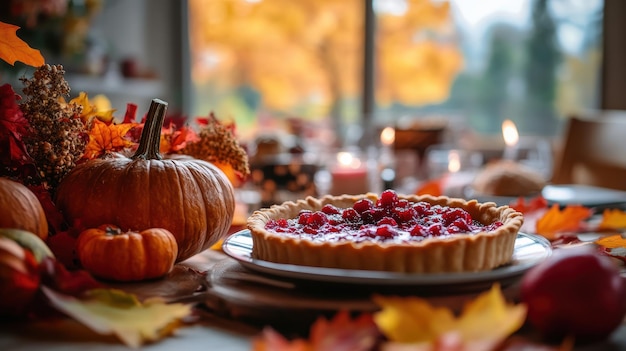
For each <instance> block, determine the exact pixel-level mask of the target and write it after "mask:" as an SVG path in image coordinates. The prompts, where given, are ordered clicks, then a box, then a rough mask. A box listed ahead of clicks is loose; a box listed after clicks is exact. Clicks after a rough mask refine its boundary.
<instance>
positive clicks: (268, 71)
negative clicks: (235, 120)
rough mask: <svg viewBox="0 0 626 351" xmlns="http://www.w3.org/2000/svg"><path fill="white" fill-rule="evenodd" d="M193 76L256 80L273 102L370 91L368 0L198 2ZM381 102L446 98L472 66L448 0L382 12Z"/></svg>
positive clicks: (327, 101) (222, 82) (324, 99)
mask: <svg viewBox="0 0 626 351" xmlns="http://www.w3.org/2000/svg"><path fill="white" fill-rule="evenodd" d="M189 6H190V14H191V16H190V40H191V45H192V47H193V48H194V56H193V57H192V67H193V68H192V69H193V72H192V77H193V79H194V80H195V83H196V84H199V85H202V84H207V83H208V82H210V83H211V84H214V85H215V86H217V87H221V88H224V89H232V88H236V87H239V86H243V85H250V86H252V87H254V89H256V90H257V91H259V92H260V93H261V95H262V99H263V105H264V106H265V107H267V108H273V109H279V110H280V109H283V110H286V109H290V108H294V107H295V106H297V105H298V104H302V103H307V102H310V103H315V104H321V105H325V106H327V107H328V108H329V109H330V108H331V107H332V106H333V105H334V104H336V103H337V102H338V101H340V100H341V99H346V98H355V97H358V96H359V94H360V91H361V83H362V82H361V76H362V61H363V29H364V9H363V1H361V0H342V1H336V0H299V1H293V0H264V1H258V2H252V1H241V0H191V1H190V2H189ZM376 31H377V38H376V59H375V62H376V94H377V101H378V102H379V103H391V102H400V103H404V104H411V105H415V104H428V103H437V102H441V101H443V100H445V99H446V98H447V97H448V94H449V91H450V86H451V84H452V81H453V79H454V77H455V76H456V74H457V73H458V72H459V71H460V69H461V66H462V56H461V53H460V51H459V49H458V47H457V45H456V43H455V41H454V40H453V39H454V38H453V35H454V33H453V28H452V24H451V18H450V6H449V4H448V3H447V2H433V1H430V0H408V1H407V8H406V12H405V13H403V14H402V15H395V14H385V13H378V16H377V23H376Z"/></svg>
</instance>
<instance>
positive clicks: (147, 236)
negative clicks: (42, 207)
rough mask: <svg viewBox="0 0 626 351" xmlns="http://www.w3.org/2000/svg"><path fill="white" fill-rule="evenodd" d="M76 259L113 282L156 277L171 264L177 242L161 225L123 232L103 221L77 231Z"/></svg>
mask: <svg viewBox="0 0 626 351" xmlns="http://www.w3.org/2000/svg"><path fill="white" fill-rule="evenodd" d="M76 252H77V254H78V258H79V260H80V262H81V264H82V266H83V268H84V269H86V270H87V271H88V272H90V273H91V274H93V275H94V276H96V277H99V278H103V279H108V280H115V281H139V280H147V279H154V278H159V277H162V276H164V275H166V274H167V273H169V272H170V271H171V270H172V268H173V267H174V262H175V261H176V256H177V255H178V244H177V243H176V238H175V237H174V235H173V234H172V233H170V232H169V231H168V230H166V229H163V228H151V229H146V230H143V231H141V232H133V231H128V232H122V230H121V229H120V228H119V227H116V226H113V225H108V224H103V225H101V226H99V227H98V228H90V229H87V230H85V231H83V232H81V233H80V235H79V236H78V240H77V242H76Z"/></svg>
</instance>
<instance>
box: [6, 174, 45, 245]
mask: <svg viewBox="0 0 626 351" xmlns="http://www.w3.org/2000/svg"><path fill="white" fill-rule="evenodd" d="M0 213H1V214H0V228H15V229H22V230H26V231H28V232H31V233H34V234H36V235H37V236H38V237H40V238H41V239H42V240H45V239H46V238H47V237H48V221H47V220H46V215H45V213H44V211H43V208H42V207H41V203H40V202H39V199H37V196H36V195H35V193H33V192H32V191H30V189H28V188H27V187H26V186H25V185H23V184H21V183H18V182H15V181H12V180H10V179H7V178H0Z"/></svg>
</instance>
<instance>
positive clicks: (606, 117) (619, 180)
mask: <svg viewBox="0 0 626 351" xmlns="http://www.w3.org/2000/svg"><path fill="white" fill-rule="evenodd" d="M560 154H561V155H560V158H559V157H557V162H556V164H555V168H554V175H553V177H552V183H553V184H584V185H593V186H599V187H604V188H611V189H618V190H626V111H602V112H598V113H596V114H595V115H590V116H578V115H577V116H573V117H571V118H570V119H569V121H568V122H567V126H566V129H565V134H564V139H563V145H562V149H561V151H560Z"/></svg>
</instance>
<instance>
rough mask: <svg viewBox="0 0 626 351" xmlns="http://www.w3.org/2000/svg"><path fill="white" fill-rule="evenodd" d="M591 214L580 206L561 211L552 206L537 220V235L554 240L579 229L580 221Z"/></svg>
mask: <svg viewBox="0 0 626 351" xmlns="http://www.w3.org/2000/svg"><path fill="white" fill-rule="evenodd" d="M592 214H593V212H592V211H591V210H590V209H588V208H586V207H584V206H581V205H568V206H566V207H565V208H564V209H563V210H561V209H560V208H559V205H558V204H553V205H552V207H550V209H549V210H548V212H546V213H545V214H544V215H543V217H541V218H540V219H539V220H537V228H536V232H537V234H540V235H542V236H544V237H546V238H547V239H549V240H554V239H556V236H557V234H559V233H565V232H575V231H576V230H578V229H580V227H581V223H582V221H584V220H586V219H588V218H589V217H590V216H591V215H592Z"/></svg>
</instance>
